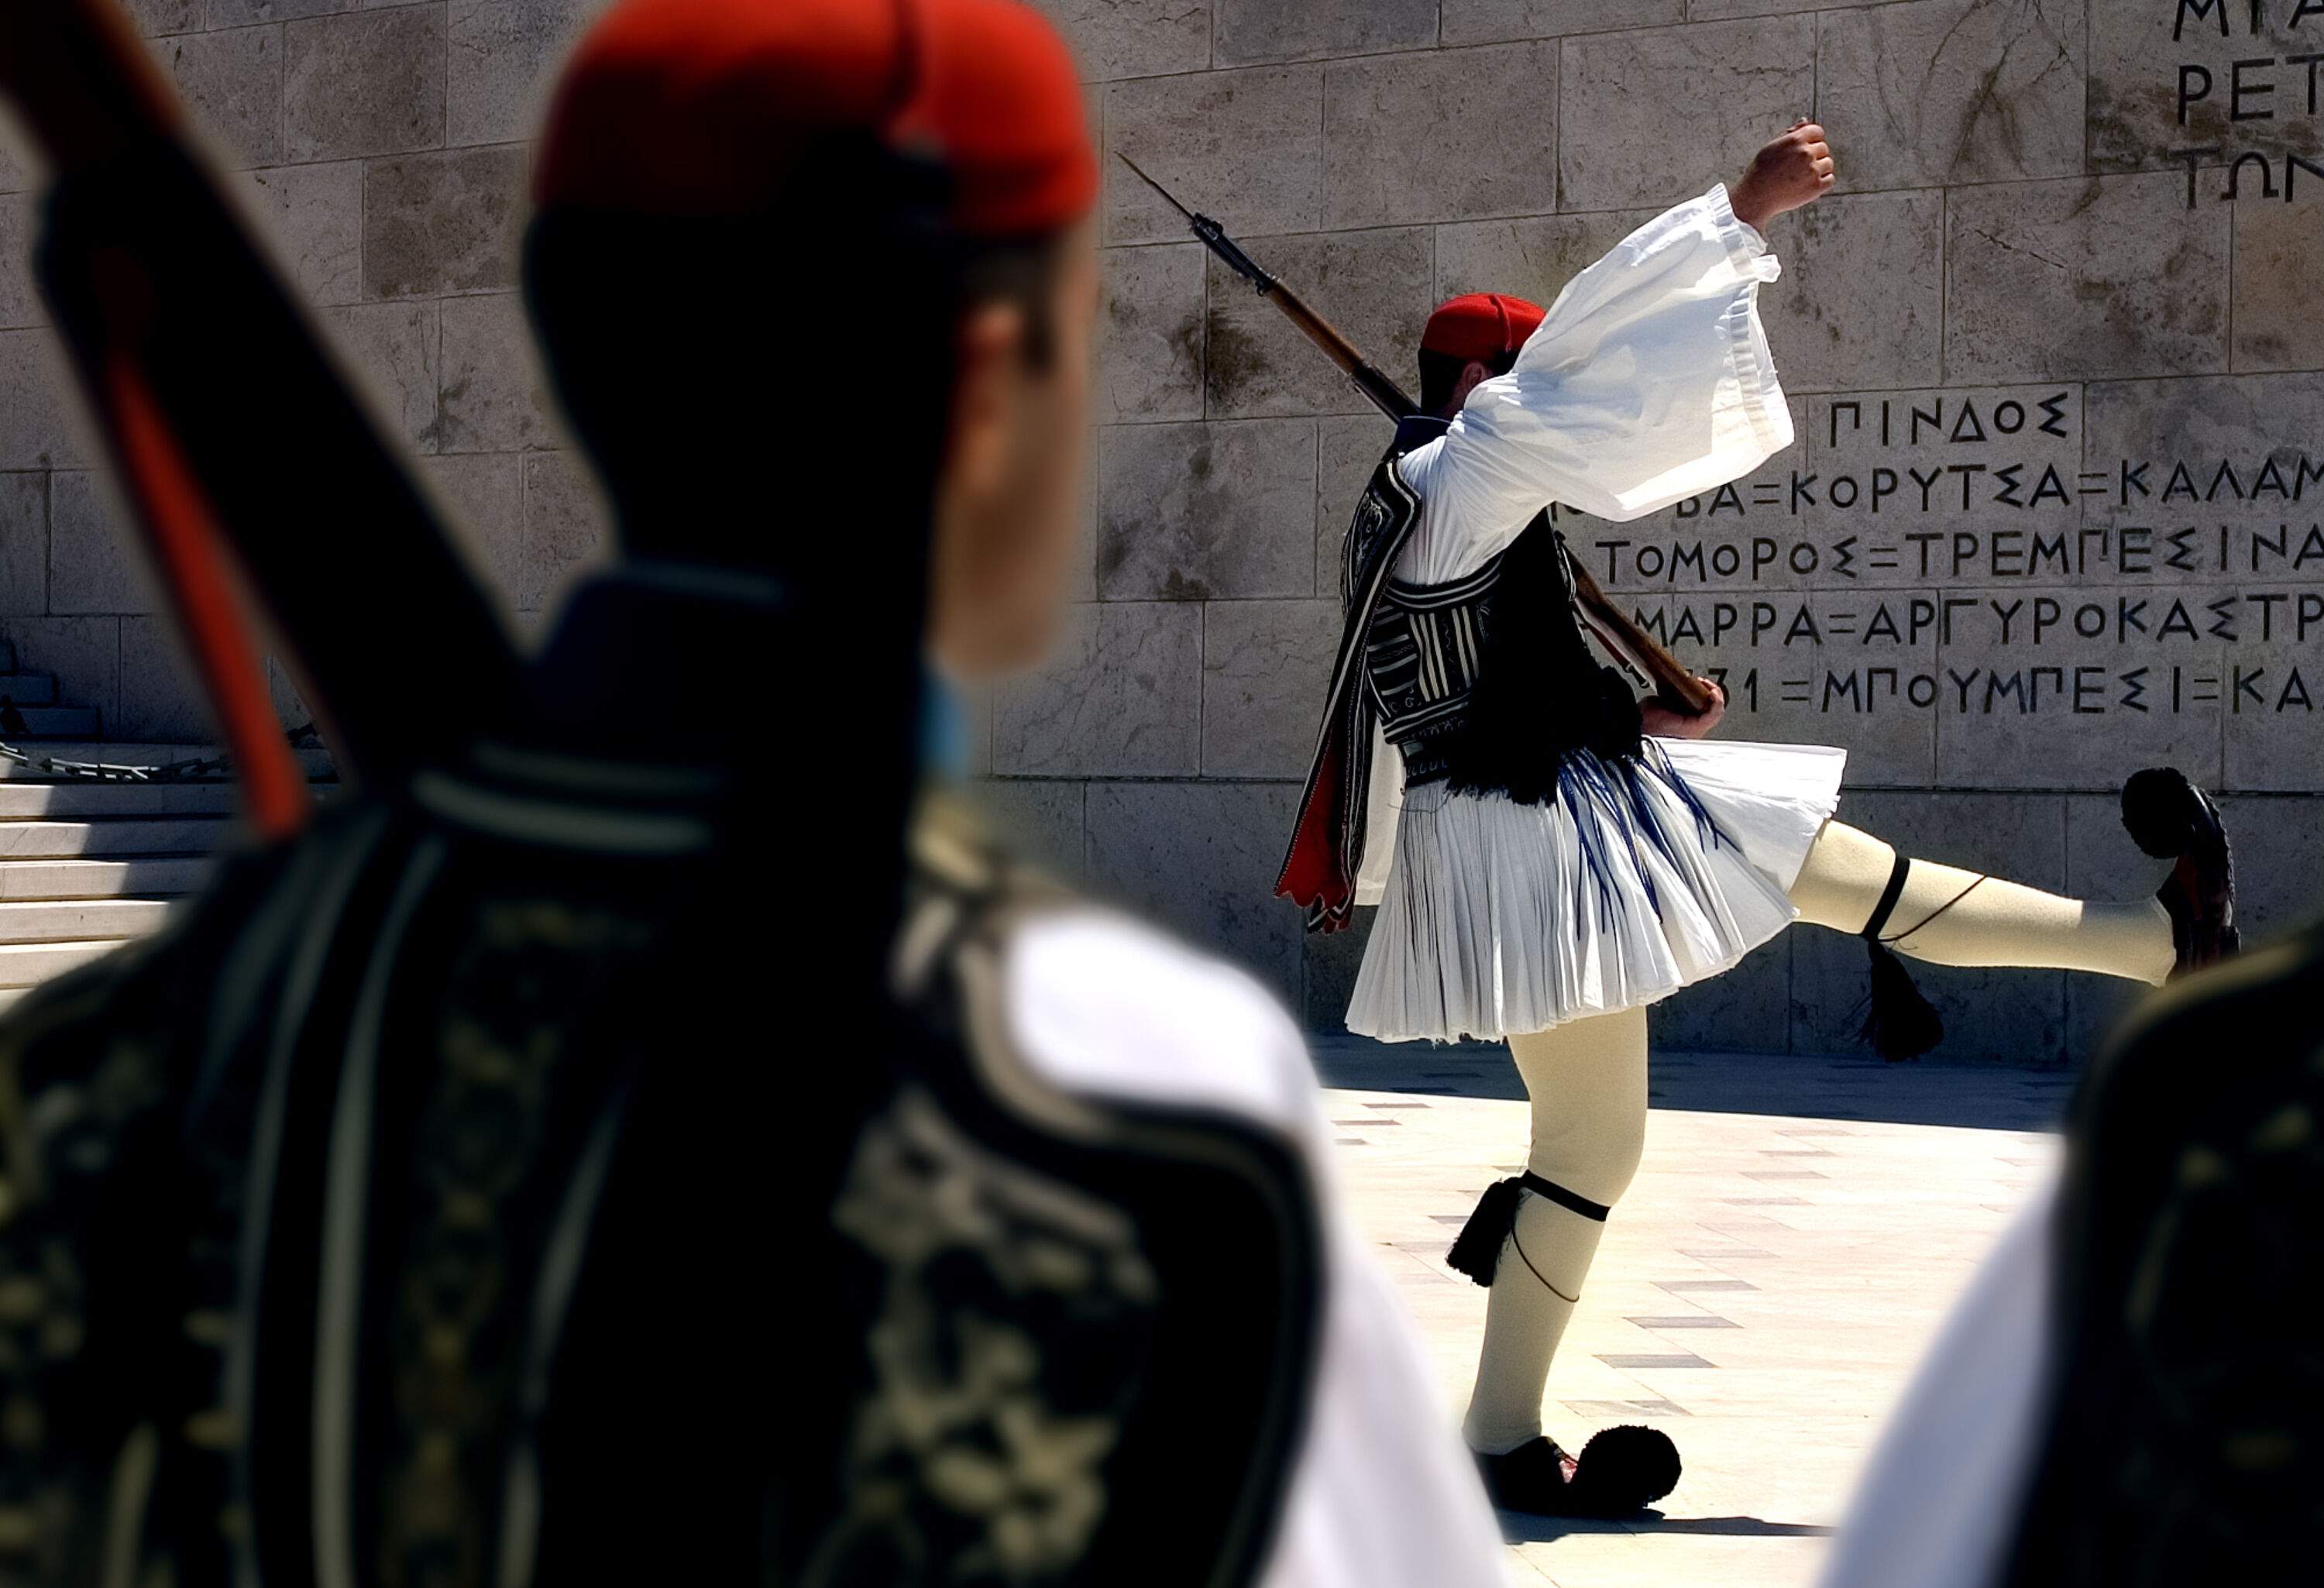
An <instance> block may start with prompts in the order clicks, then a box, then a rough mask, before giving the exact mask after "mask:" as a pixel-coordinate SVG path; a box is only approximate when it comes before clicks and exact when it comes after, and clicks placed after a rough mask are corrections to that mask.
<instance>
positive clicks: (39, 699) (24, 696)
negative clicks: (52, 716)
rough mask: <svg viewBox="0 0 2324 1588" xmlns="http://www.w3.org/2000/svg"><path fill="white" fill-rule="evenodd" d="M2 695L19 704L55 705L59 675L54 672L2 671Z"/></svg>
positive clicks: (0, 675)
mask: <svg viewBox="0 0 2324 1588" xmlns="http://www.w3.org/2000/svg"><path fill="white" fill-rule="evenodd" d="M0 696H5V697H6V698H7V699H9V700H10V701H12V702H14V704H15V705H17V706H54V705H55V704H56V703H57V677H56V675H55V674H54V673H0Z"/></svg>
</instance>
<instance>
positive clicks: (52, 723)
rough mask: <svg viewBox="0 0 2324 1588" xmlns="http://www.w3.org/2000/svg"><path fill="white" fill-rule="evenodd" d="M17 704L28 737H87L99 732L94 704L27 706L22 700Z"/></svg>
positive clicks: (32, 738)
mask: <svg viewBox="0 0 2324 1588" xmlns="http://www.w3.org/2000/svg"><path fill="white" fill-rule="evenodd" d="M16 705H17V708H18V710H17V715H18V716H22V717H23V719H24V735H23V736H24V737H25V738H26V739H29V740H41V739H86V738H88V736H89V735H90V734H94V733H96V732H97V711H96V708H95V707H93V706H26V705H25V704H24V703H23V701H21V700H20V701H18V702H17V703H16ZM51 753H53V752H51Z"/></svg>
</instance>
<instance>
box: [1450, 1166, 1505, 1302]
mask: <svg viewBox="0 0 2324 1588" xmlns="http://www.w3.org/2000/svg"><path fill="white" fill-rule="evenodd" d="M1524 1185H1525V1182H1524V1181H1522V1180H1518V1179H1514V1178H1512V1179H1507V1180H1496V1181H1494V1182H1493V1183H1492V1184H1491V1185H1489V1186H1486V1187H1485V1194H1484V1195H1483V1196H1480V1197H1479V1198H1477V1211H1476V1212H1474V1213H1472V1214H1470V1215H1469V1222H1468V1223H1465V1224H1463V1225H1462V1226H1461V1238H1460V1239H1459V1240H1457V1241H1455V1242H1452V1251H1448V1252H1446V1253H1445V1254H1444V1260H1445V1261H1446V1262H1447V1263H1449V1264H1451V1265H1452V1268H1453V1269H1456V1270H1457V1271H1459V1272H1461V1273H1464V1274H1466V1275H1468V1276H1469V1277H1470V1278H1471V1279H1474V1280H1476V1281H1477V1283H1478V1284H1480V1285H1490V1284H1491V1283H1492V1282H1493V1270H1494V1269H1497V1268H1499V1266H1500V1261H1501V1246H1502V1244H1503V1243H1504V1242H1507V1241H1508V1238H1509V1232H1510V1231H1511V1230H1514V1229H1516V1228H1517V1198H1518V1197H1519V1196H1521V1195H1522V1194H1523V1190H1524Z"/></svg>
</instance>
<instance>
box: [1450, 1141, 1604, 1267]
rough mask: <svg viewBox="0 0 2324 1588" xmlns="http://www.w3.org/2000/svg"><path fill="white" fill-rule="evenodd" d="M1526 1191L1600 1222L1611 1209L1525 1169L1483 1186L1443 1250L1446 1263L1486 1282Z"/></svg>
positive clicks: (1602, 1221) (1499, 1258)
mask: <svg viewBox="0 0 2324 1588" xmlns="http://www.w3.org/2000/svg"><path fill="white" fill-rule="evenodd" d="M1528 1191H1530V1192H1532V1193H1533V1194H1534V1195H1535V1196H1545V1197H1547V1198H1548V1199H1549V1200H1550V1201H1552V1202H1554V1203H1555V1204H1557V1205H1558V1206H1560V1207H1562V1208H1564V1209H1565V1210H1566V1211H1567V1212H1569V1213H1578V1214H1581V1215H1582V1217H1583V1218H1585V1219H1595V1220H1596V1221H1597V1222H1598V1223H1601V1224H1602V1223H1605V1222H1606V1215H1607V1214H1609V1213H1611V1212H1612V1211H1613V1210H1612V1209H1611V1208H1609V1207H1608V1206H1606V1205H1604V1204H1603V1203H1599V1202H1592V1201H1591V1200H1590V1199H1589V1198H1588V1197H1586V1196H1581V1195H1579V1194H1577V1193H1575V1192H1572V1191H1568V1190H1567V1189H1566V1188H1565V1187H1564V1186H1561V1185H1559V1184H1558V1183H1557V1182H1556V1181H1554V1180H1545V1179H1544V1178H1542V1177H1540V1176H1539V1175H1536V1174H1535V1173H1534V1172H1533V1171H1532V1170H1530V1169H1528V1170H1526V1172H1525V1173H1524V1174H1522V1175H1517V1176H1514V1177H1510V1178H1509V1179H1506V1180H1496V1181H1494V1182H1493V1183H1492V1184H1491V1185H1489V1186H1486V1187H1485V1194H1484V1195H1483V1196H1480V1197H1479V1198H1477V1211H1476V1212H1474V1213H1472V1214H1470V1215H1469V1222H1468V1223H1465V1224H1463V1225H1462V1226H1461V1234H1460V1238H1459V1239H1457V1240H1455V1241H1454V1242H1452V1251H1448V1252H1446V1253H1445V1254H1444V1260H1445V1262H1446V1264H1447V1265H1449V1266H1450V1267H1451V1268H1452V1269H1453V1271H1454V1272H1456V1273H1462V1274H1466V1275H1468V1276H1469V1278H1471V1279H1474V1280H1475V1281H1476V1282H1477V1283H1478V1284H1480V1285H1490V1284H1491V1283H1492V1282H1493V1273H1494V1270H1496V1269H1499V1267H1500V1263H1501V1247H1502V1246H1503V1245H1504V1244H1505V1243H1506V1242H1508V1238H1509V1236H1510V1235H1511V1234H1512V1233H1515V1231H1516V1229H1517V1201H1518V1199H1519V1198H1520V1197H1522V1196H1524V1195H1525V1194H1526V1192H1528Z"/></svg>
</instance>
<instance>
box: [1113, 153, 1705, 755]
mask: <svg viewBox="0 0 2324 1588" xmlns="http://www.w3.org/2000/svg"><path fill="white" fill-rule="evenodd" d="M1115 154H1116V155H1117V156H1118V157H1119V158H1120V161H1121V163H1122V164H1124V165H1126V166H1128V167H1129V168H1130V170H1131V171H1136V172H1137V174H1138V179H1139V180H1140V181H1142V182H1144V183H1145V184H1146V185H1147V186H1148V187H1149V188H1151V189H1154V190H1155V191H1156V192H1157V193H1159V194H1161V195H1162V197H1163V199H1164V200H1165V201H1166V202H1167V203H1168V204H1169V206H1170V208H1173V209H1175V210H1176V211H1177V212H1178V213H1179V214H1180V215H1183V216H1185V217H1186V224H1187V225H1188V226H1192V227H1193V228H1194V235H1195V236H1196V237H1197V238H1199V239H1201V241H1202V244H1203V246H1204V247H1206V248H1208V249H1209V250H1210V251H1211V252H1212V253H1213V254H1217V255H1218V257H1219V258H1220V259H1221V260H1222V261H1223V262H1225V264H1226V267H1227V268H1228V269H1229V270H1231V271H1232V272H1235V274H1237V275H1239V276H1240V277H1241V278H1242V279H1243V280H1244V281H1246V282H1250V285H1251V287H1252V289H1253V290H1254V291H1257V292H1258V293H1259V296H1260V297H1262V298H1264V299H1266V300H1268V302H1270V303H1272V304H1274V305H1275V306H1276V308H1277V309H1281V310H1282V311H1283V312H1284V315H1285V316H1286V318H1287V319H1289V320H1290V321H1291V323H1292V324H1293V325H1295V326H1297V327H1298V328H1299V329H1300V330H1301V331H1302V332H1304V333H1305V336H1306V337H1307V339H1308V340H1309V341H1311V342H1313V343H1314V344H1315V346H1318V347H1320V348H1322V349H1323V356H1324V357H1326V358H1328V359H1330V360H1331V361H1332V362H1333V364H1335V365H1339V366H1340V368H1341V369H1342V371H1343V372H1345V373H1346V374H1347V376H1348V378H1349V379H1350V380H1351V381H1353V382H1354V383H1355V384H1356V390H1358V391H1360V392H1362V393H1363V394H1364V395H1365V396H1366V397H1368V398H1369V399H1370V400H1371V402H1372V405H1373V406H1374V407H1376V408H1378V409H1379V411H1381V412H1382V413H1385V414H1387V415H1388V418H1390V419H1392V420H1397V422H1399V423H1401V422H1402V421H1403V420H1407V419H1410V418H1412V417H1413V416H1414V415H1415V414H1417V413H1418V412H1419V411H1420V404H1418V403H1417V402H1414V401H1413V400H1412V399H1411V398H1410V397H1408V396H1406V395H1405V392H1404V389H1403V388H1402V387H1400V386H1398V385H1397V383H1396V382H1395V381H1393V380H1391V379H1389V378H1388V375H1387V374H1384V373H1382V372H1381V370H1380V368H1379V365H1375V364H1373V363H1372V362H1371V360H1369V359H1368V358H1366V357H1365V356H1364V355H1362V354H1361V353H1360V352H1359V351H1357V348H1356V345H1355V344H1354V343H1353V342H1351V341H1349V340H1348V338H1347V337H1345V336H1344V335H1343V334H1342V332H1341V331H1340V330H1339V328H1337V327H1335V326H1333V324H1332V322H1331V321H1330V320H1327V319H1324V318H1323V316H1322V315H1320V314H1318V313H1316V312H1315V311H1314V309H1310V308H1308V307H1307V305H1306V304H1305V302H1304V301H1303V300H1301V299H1300V297H1299V294H1297V293H1296V292H1294V291H1292V290H1291V289H1290V288H1288V287H1286V286H1285V285H1284V284H1283V283H1282V282H1280V281H1278V280H1277V279H1276V278H1275V277H1274V276H1273V275H1271V274H1269V273H1268V272H1267V271H1266V270H1265V269H1263V268H1262V267H1261V266H1260V265H1259V262H1258V261H1256V260H1254V259H1253V258H1251V256H1250V254H1245V253H1244V252H1243V251H1242V250H1241V248H1240V247H1238V246H1237V245H1236V244H1235V241H1234V239H1233V238H1231V237H1230V236H1228V235H1227V234H1226V228H1225V227H1224V226H1221V225H1219V223H1218V222H1216V221H1214V220H1213V219H1212V218H1211V217H1209V216H1207V215H1198V214H1196V213H1195V212H1194V210H1191V209H1189V208H1186V207H1185V205H1183V204H1181V203H1179V202H1178V200H1177V199H1176V196H1175V195H1173V194H1172V193H1171V191H1170V189H1167V188H1166V187H1164V186H1163V185H1162V184H1161V183H1159V182H1157V181H1156V180H1154V179H1153V178H1152V177H1150V176H1148V175H1147V174H1146V172H1145V171H1142V170H1139V164H1138V162H1136V161H1134V160H1132V159H1130V156H1129V155H1127V154H1123V153H1121V152H1120V150H1116V151H1115ZM1567 567H1568V568H1570V569H1571V570H1572V577H1573V599H1574V602H1575V605H1578V606H1579V607H1580V608H1581V609H1582V621H1583V626H1584V627H1586V628H1588V629H1589V630H1590V631H1591V633H1593V634H1594V635H1596V636H1597V639H1598V642H1599V643H1600V644H1602V645H1603V646H1605V648H1606V649H1607V651H1609V652H1610V653H1611V654H1612V655H1613V657H1614V659H1615V660H1618V661H1619V662H1620V663H1621V664H1622V665H1623V666H1624V667H1625V668H1627V669H1629V671H1630V673H1631V675H1632V676H1633V677H1635V678H1637V679H1638V681H1639V682H1640V683H1642V684H1645V685H1646V686H1647V687H1648V688H1652V689H1653V690H1654V691H1655V695H1656V696H1657V697H1659V698H1660V699H1661V700H1662V703H1663V704H1664V705H1665V706H1669V707H1670V708H1671V709H1672V710H1674V711H1677V712H1683V713H1684V714H1685V715H1686V716H1701V715H1702V714H1703V713H1704V712H1705V711H1708V710H1709V709H1710V708H1711V692H1710V690H1708V689H1707V688H1704V687H1703V683H1702V680H1701V679H1698V678H1696V677H1695V676H1694V674H1692V672H1690V671H1688V670H1687V669H1686V668H1685V667H1684V666H1683V664H1682V663H1681V662H1680V661H1679V660H1678V659H1677V658H1676V657H1674V656H1673V655H1672V654H1671V653H1670V652H1669V651H1667V650H1665V648H1664V647H1663V644H1662V642H1660V641H1658V640H1656V639H1655V637H1654V636H1653V635H1652V634H1649V633H1647V632H1646V630H1644V629H1643V628H1641V627H1639V626H1638V624H1637V621H1636V620H1635V619H1633V618H1632V617H1631V616H1630V615H1629V614H1627V613H1625V612H1623V611H1622V610H1621V608H1619V607H1618V606H1617V605H1614V603H1613V601H1612V599H1611V598H1610V597H1609V596H1608V595H1607V594H1606V592H1605V591H1604V590H1602V589H1600V588H1599V586H1598V581H1597V580H1596V579H1594V578H1592V577H1591V576H1590V573H1589V571H1588V570H1587V569H1585V568H1582V565H1581V564H1580V563H1579V562H1576V561H1573V560H1572V559H1567Z"/></svg>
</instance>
